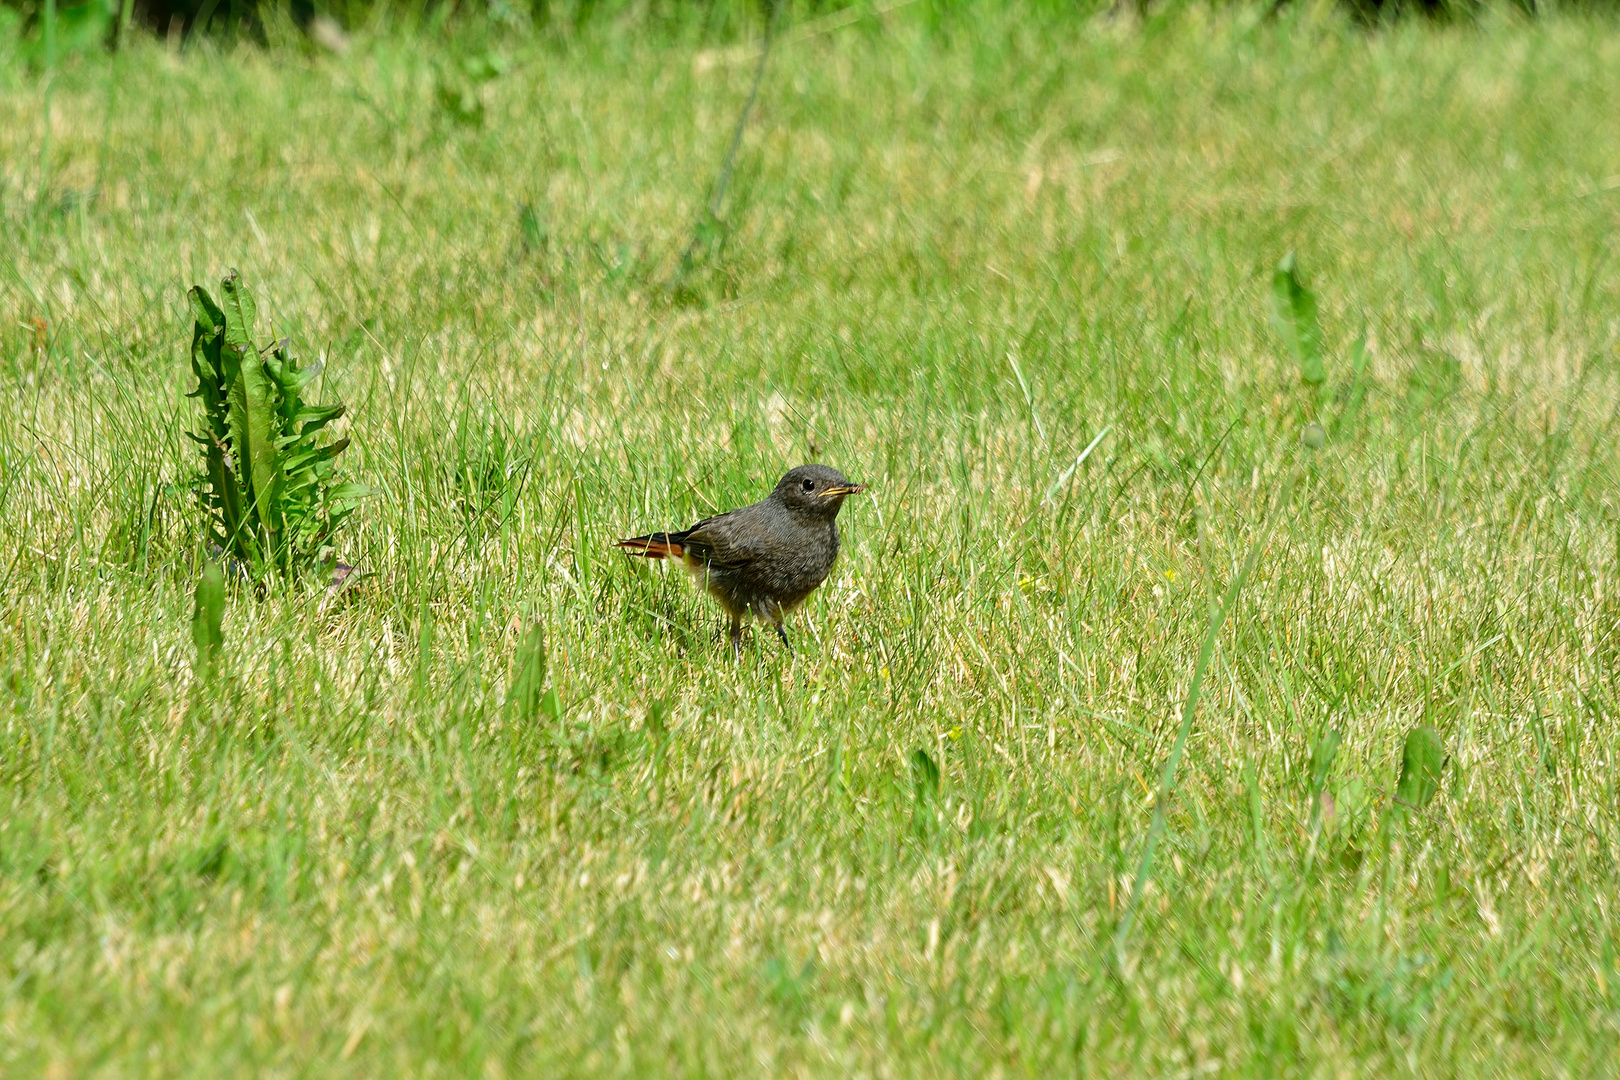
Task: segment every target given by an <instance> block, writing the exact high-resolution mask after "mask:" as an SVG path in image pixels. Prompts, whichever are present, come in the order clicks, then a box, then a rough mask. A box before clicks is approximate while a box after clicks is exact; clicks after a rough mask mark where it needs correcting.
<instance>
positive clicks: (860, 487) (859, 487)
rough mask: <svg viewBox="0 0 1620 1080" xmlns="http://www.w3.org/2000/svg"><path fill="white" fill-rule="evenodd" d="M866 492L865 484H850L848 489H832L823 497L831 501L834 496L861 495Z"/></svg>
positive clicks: (824, 493)
mask: <svg viewBox="0 0 1620 1080" xmlns="http://www.w3.org/2000/svg"><path fill="white" fill-rule="evenodd" d="M865 490H866V485H865V484H850V485H848V486H847V487H830V488H828V489H827V490H826V491H823V492H822V493H821V497H822V498H823V499H830V498H832V497H833V496H834V495H859V494H860V493H861V492H863V491H865Z"/></svg>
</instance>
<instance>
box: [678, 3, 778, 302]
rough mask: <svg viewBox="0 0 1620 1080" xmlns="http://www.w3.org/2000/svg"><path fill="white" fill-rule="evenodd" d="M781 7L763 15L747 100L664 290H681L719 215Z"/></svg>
mask: <svg viewBox="0 0 1620 1080" xmlns="http://www.w3.org/2000/svg"><path fill="white" fill-rule="evenodd" d="M781 9H782V5H781V3H779V2H778V3H772V4H771V6H770V13H769V14H768V15H766V16H765V41H764V43H763V44H762V45H761V46H760V49H759V63H758V64H757V65H755V67H754V83H753V85H752V86H750V87H749V88H748V100H747V101H745V102H744V103H743V108H742V113H741V114H740V115H739V116H738V117H737V126H736V127H735V128H733V129H732V131H731V143H730V145H729V146H727V148H726V156H725V158H724V160H722V162H721V163H720V172H719V173H718V174H716V176H715V178H714V186H713V187H711V188H710V189H709V199H708V202H706V203H705V204H704V208H703V213H702V214H701V215H700V216H699V217H698V220H697V221H695V222H693V224H692V235H691V237H690V238H689V239H688V240H687V242H686V248H685V250H683V251H682V252H681V261H680V262H679V263H677V264H676V266H675V273H674V274H672V275H671V276H670V279H669V284H668V285H667V286H665V288H664V291H665V292H666V293H671V294H673V293H674V292H676V291H677V290H679V289H680V287H681V284H682V283H683V282H684V281H685V280H686V275H687V274H688V273H689V272H690V271H691V269H692V259H693V258H694V257H695V256H696V255H697V249H698V244H700V243H702V241H703V235H704V232H705V229H704V226H705V225H706V224H708V223H709V222H711V221H714V220H715V219H717V218H718V217H719V216H720V206H721V204H722V203H724V202H725V198H726V188H727V186H729V185H730V183H731V170H732V168H733V167H734V166H735V165H736V164H737V151H738V150H740V149H742V137H743V132H744V131H746V130H747V128H748V118H749V117H750V116H752V115H753V113H754V103H755V102H756V101H758V100H759V87H760V84H761V83H763V82H764V81H765V62H766V61H767V60H769V59H770V57H771V45H772V44H773V43H774V42H775V40H776V15H777V12H779V11H780V10H781Z"/></svg>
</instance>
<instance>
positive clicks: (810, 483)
mask: <svg viewBox="0 0 1620 1080" xmlns="http://www.w3.org/2000/svg"><path fill="white" fill-rule="evenodd" d="M815 489H816V482H815V481H814V480H806V481H805V482H804V490H806V491H814V490H815Z"/></svg>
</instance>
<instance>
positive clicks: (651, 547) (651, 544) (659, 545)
mask: <svg viewBox="0 0 1620 1080" xmlns="http://www.w3.org/2000/svg"><path fill="white" fill-rule="evenodd" d="M685 539H686V534H685V533H661V532H659V533H648V534H647V535H646V536H632V537H629V538H628V539H625V540H620V541H618V542H617V544H618V546H619V547H621V548H623V549H624V550H625V551H628V552H629V553H630V554H632V555H645V556H646V557H647V558H649V559H679V558H683V557H684V556H685V555H686V549H685V548H684V547H683V546H682V545H681V541H683V540H685Z"/></svg>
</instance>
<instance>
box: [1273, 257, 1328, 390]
mask: <svg viewBox="0 0 1620 1080" xmlns="http://www.w3.org/2000/svg"><path fill="white" fill-rule="evenodd" d="M1271 299H1272V313H1273V316H1274V319H1275V322H1276V324H1277V329H1278V332H1279V333H1281V334H1282V337H1283V340H1284V342H1286V343H1287V345H1288V351H1289V353H1290V354H1291V355H1292V356H1293V358H1294V363H1296V364H1298V365H1299V377H1300V380H1301V381H1303V382H1304V383H1305V384H1306V385H1308V386H1320V385H1322V384H1323V383H1324V382H1326V381H1327V369H1326V368H1325V367H1324V366H1323V364H1322V327H1321V325H1320V324H1319V323H1318V322H1317V319H1316V298H1315V297H1314V296H1312V295H1311V293H1310V290H1309V289H1307V288H1305V285H1304V283H1303V282H1301V281H1300V280H1299V275H1298V274H1297V273H1296V272H1295V269H1294V253H1293V252H1292V251H1290V252H1289V253H1288V254H1287V255H1284V256H1283V258H1282V261H1281V262H1279V263H1278V264H1277V269H1276V271H1275V272H1274V273H1273V274H1272V276H1271Z"/></svg>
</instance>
